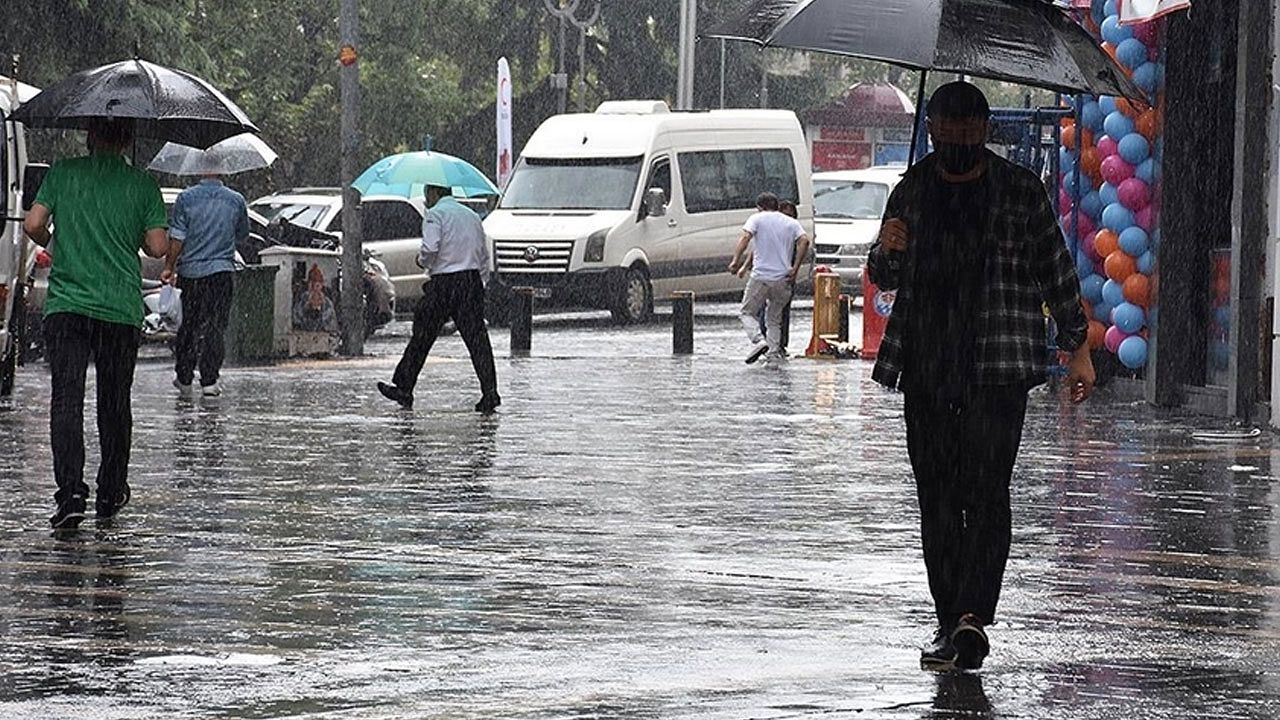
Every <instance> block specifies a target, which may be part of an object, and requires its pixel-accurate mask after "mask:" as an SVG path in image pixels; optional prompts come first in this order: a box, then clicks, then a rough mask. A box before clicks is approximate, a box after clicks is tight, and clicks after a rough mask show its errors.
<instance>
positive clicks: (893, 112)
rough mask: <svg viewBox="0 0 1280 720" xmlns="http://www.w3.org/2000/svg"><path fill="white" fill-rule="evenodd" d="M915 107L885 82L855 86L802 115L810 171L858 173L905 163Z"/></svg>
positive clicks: (899, 91)
mask: <svg viewBox="0 0 1280 720" xmlns="http://www.w3.org/2000/svg"><path fill="white" fill-rule="evenodd" d="M915 113H916V108H915V103H914V102H912V101H911V98H910V96H908V95H907V94H906V93H904V92H903V91H902V90H901V89H899V88H898V87H896V86H894V85H890V84H888V83H858V84H856V85H854V86H853V87H850V88H849V89H848V90H847V91H846V92H845V93H844V94H843V95H841V96H840V97H839V98H836V99H835V100H834V101H832V102H831V103H830V104H828V105H824V106H822V107H819V108H814V109H812V110H810V111H808V112H806V113H804V122H805V135H806V137H807V138H808V140H809V149H810V153H811V155H812V157H813V169H814V170H815V171H822V170H860V169H862V168H866V167H872V166H874V165H896V164H906V161H907V155H908V154H909V147H910V145H911V128H912V123H913V122H914V121H915Z"/></svg>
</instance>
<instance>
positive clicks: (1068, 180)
mask: <svg viewBox="0 0 1280 720" xmlns="http://www.w3.org/2000/svg"><path fill="white" fill-rule="evenodd" d="M1088 184H1089V178H1088V177H1086V176H1085V174H1084V173H1079V174H1077V173H1068V174H1067V175H1066V176H1065V177H1063V178H1062V187H1064V188H1066V190H1067V194H1068V195H1070V196H1071V198H1072V199H1073V200H1079V199H1080V197H1081V196H1082V195H1083V194H1084V193H1082V192H1081V188H1083V187H1085V186H1087V185H1088Z"/></svg>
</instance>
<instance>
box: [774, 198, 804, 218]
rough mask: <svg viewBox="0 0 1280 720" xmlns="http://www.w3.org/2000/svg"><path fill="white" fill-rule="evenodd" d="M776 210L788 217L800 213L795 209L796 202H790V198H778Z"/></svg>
mask: <svg viewBox="0 0 1280 720" xmlns="http://www.w3.org/2000/svg"><path fill="white" fill-rule="evenodd" d="M778 212H780V213H782V214H783V215H787V216H789V217H796V216H797V215H799V214H800V212H799V211H798V210H796V204H795V203H793V202H791V201H790V200H779V201H778Z"/></svg>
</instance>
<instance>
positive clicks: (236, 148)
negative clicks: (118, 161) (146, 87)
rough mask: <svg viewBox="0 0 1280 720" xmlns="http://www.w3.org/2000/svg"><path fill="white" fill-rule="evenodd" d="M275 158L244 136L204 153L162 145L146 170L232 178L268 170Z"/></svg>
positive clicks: (264, 146)
mask: <svg viewBox="0 0 1280 720" xmlns="http://www.w3.org/2000/svg"><path fill="white" fill-rule="evenodd" d="M276 157H277V155H276V151H275V150H272V149H271V148H270V147H269V146H268V145H267V144H266V143H265V142H263V141H262V138H260V137H258V136H257V135H253V134H251V133H244V134H242V135H236V136H235V137H231V138H227V139H226V140H223V141H222V142H219V143H215V144H213V145H211V146H209V149H208V150H201V149H199V148H193V147H190V146H187V145H179V144H177V143H165V146H164V147H162V148H160V152H158V153H156V156H155V157H154V158H152V160H151V164H150V165H147V169H148V170H154V171H156V172H162V173H168V174H170V175H235V174H236V173H242V172H248V171H250V170H260V169H262V168H265V167H270V166H271V163H274V162H275V161H276Z"/></svg>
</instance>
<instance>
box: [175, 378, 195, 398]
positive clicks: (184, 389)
mask: <svg viewBox="0 0 1280 720" xmlns="http://www.w3.org/2000/svg"><path fill="white" fill-rule="evenodd" d="M173 386H174V387H176V388H178V397H184V398H189V397H191V383H187V384H186V385H183V384H182V383H180V382H178V379H177V378H174V379H173Z"/></svg>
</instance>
